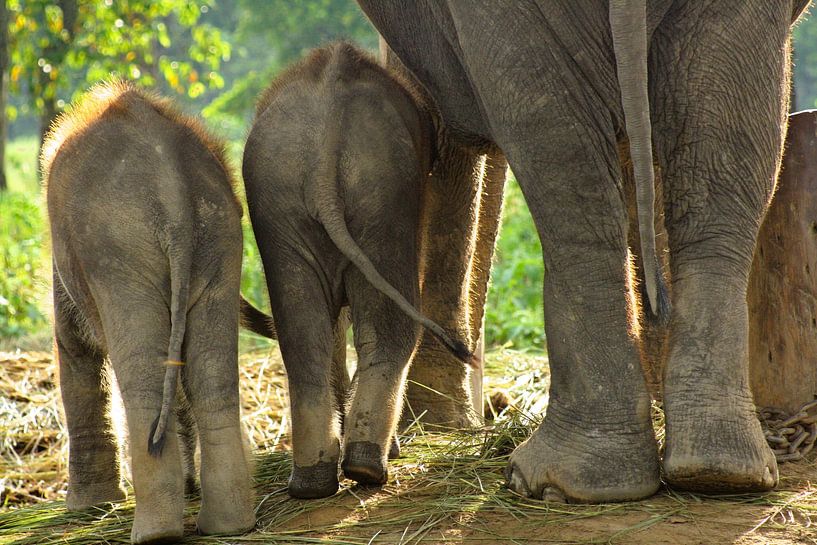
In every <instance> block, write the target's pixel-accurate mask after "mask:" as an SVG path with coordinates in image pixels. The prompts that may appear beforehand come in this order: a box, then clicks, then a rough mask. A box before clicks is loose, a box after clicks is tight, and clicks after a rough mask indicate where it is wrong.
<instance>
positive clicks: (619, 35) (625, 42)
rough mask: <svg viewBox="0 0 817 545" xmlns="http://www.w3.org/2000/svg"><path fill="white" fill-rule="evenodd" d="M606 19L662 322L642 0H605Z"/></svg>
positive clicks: (664, 306)
mask: <svg viewBox="0 0 817 545" xmlns="http://www.w3.org/2000/svg"><path fill="white" fill-rule="evenodd" d="M609 15H610V29H611V32H612V36H613V50H614V52H615V57H616V70H617V73H618V82H619V87H620V88H621V103H622V106H623V109H624V123H625V126H626V129H627V137H628V139H629V145H630V157H631V158H632V162H633V173H634V177H635V192H636V209H637V212H638V231H639V235H640V238H641V262H642V264H643V266H644V286H645V288H646V292H647V299H648V300H649V304H650V309H651V310H652V317H653V319H655V320H656V321H657V322H659V323H666V321H667V320H668V318H669V313H670V302H669V297H668V295H667V288H666V285H665V283H664V277H663V275H662V274H661V270H660V266H659V263H658V257H657V253H656V247H655V172H654V170H653V156H652V127H651V124H650V102H649V93H648V88H647V52H648V47H647V8H646V1H645V0H610V14H609Z"/></svg>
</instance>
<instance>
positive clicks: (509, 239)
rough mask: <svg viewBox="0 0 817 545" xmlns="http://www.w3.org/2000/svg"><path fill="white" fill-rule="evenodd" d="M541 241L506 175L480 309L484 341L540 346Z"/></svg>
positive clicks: (510, 344)
mask: <svg viewBox="0 0 817 545" xmlns="http://www.w3.org/2000/svg"><path fill="white" fill-rule="evenodd" d="M543 279H544V266H543V264H542V246H541V245H540V243H539V237H538V235H537V234H536V228H535V227H534V225H533V220H532V219H531V216H530V213H529V212H528V207H527V205H526V204H525V199H524V198H523V196H522V191H521V190H520V189H519V185H518V184H517V183H516V180H515V179H514V178H513V177H512V176H511V178H510V179H509V180H508V183H507V186H506V189H505V206H504V210H503V216H502V227H501V229H500V232H499V241H498V242H497V247H496V258H495V260H494V264H493V267H492V269H491V286H490V288H489V290H488V305H487V309H486V311H485V341H486V343H487V344H488V345H489V346H508V347H511V346H512V347H514V348H517V349H527V348H533V349H539V350H542V349H544V338H545V335H544V314H543V311H542V280H543Z"/></svg>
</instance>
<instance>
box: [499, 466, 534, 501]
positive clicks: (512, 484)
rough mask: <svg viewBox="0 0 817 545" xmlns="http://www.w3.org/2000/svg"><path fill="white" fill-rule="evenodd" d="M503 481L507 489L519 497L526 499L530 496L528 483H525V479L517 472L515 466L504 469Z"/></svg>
mask: <svg viewBox="0 0 817 545" xmlns="http://www.w3.org/2000/svg"><path fill="white" fill-rule="evenodd" d="M505 479H506V480H507V486H508V488H510V489H511V490H513V491H514V492H516V493H517V494H519V495H520V496H524V497H526V498H530V497H531V495H532V494H531V491H530V488H528V483H526V482H525V477H523V476H522V472H521V471H519V468H517V467H516V464H509V465H508V467H506V468H505Z"/></svg>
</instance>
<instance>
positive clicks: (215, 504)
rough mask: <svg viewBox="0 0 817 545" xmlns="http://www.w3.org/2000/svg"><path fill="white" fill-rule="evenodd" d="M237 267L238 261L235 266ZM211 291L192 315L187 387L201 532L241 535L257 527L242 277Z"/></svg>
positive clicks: (185, 373) (187, 341)
mask: <svg viewBox="0 0 817 545" xmlns="http://www.w3.org/2000/svg"><path fill="white" fill-rule="evenodd" d="M230 262H231V263H238V262H239V261H238V259H235V260H231V261H230ZM234 279H235V283H234V284H233V285H229V286H226V287H225V286H224V285H216V286H213V285H212V284H211V285H210V287H209V289H208V291H206V292H205V293H204V294H203V295H202V296H201V298H200V299H199V300H198V301H196V302H195V304H194V305H193V306H192V307H191V308H190V310H189V312H188V319H187V324H188V325H187V331H186V332H185V357H186V362H185V366H184V367H183V369H182V384H183V386H184V392H185V397H186V398H187V400H188V402H189V404H190V409H191V412H192V414H193V416H194V418H195V426H196V429H197V430H198V433H199V444H200V450H201V479H200V480H201V510H200V511H199V515H198V521H197V526H198V531H199V532H200V533H203V534H239V533H242V532H245V531H247V530H249V529H251V528H252V527H253V526H254V525H255V512H254V509H253V508H254V494H253V486H252V474H251V469H250V467H251V466H250V463H249V453H248V449H247V445H246V441H245V437H244V433H243V429H242V427H241V418H240V399H239V393H238V298H236V297H235V294H236V293H237V292H238V271H237V270H236V271H235V277H234Z"/></svg>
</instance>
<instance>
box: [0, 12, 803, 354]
mask: <svg viewBox="0 0 817 545" xmlns="http://www.w3.org/2000/svg"><path fill="white" fill-rule="evenodd" d="M3 31H5V33H3ZM338 38H345V39H349V40H352V41H354V42H356V43H358V44H360V45H362V46H363V47H364V48H367V49H369V50H371V51H373V52H374V51H375V50H376V48H377V34H376V33H375V31H374V29H373V28H372V27H371V25H370V24H369V23H368V21H367V20H366V18H365V17H364V16H363V14H362V13H361V12H360V10H359V9H358V7H357V4H356V3H355V2H354V0H301V1H297V2H292V1H290V0H6V1H5V3H4V6H3V7H2V8H0V69H2V70H3V72H4V74H5V78H4V79H3V80H2V83H3V84H4V86H3V88H2V89H0V100H2V101H3V102H2V104H0V111H4V112H5V116H0V121H2V122H3V123H2V126H0V133H3V134H5V138H3V139H2V142H4V143H5V146H0V164H3V165H4V167H5V177H0V348H8V347H14V346H21V347H25V348H32V347H33V348H46V347H48V345H49V343H50V326H49V318H48V316H49V313H50V310H49V309H50V301H49V282H50V280H49V276H50V263H49V262H48V261H49V259H48V248H47V246H46V236H45V235H44V225H45V224H44V218H43V214H42V208H41V198H40V195H39V181H38V173H37V163H36V158H37V155H38V147H39V144H40V139H41V137H42V134H43V131H44V130H46V129H47V127H48V126H49V124H50V123H51V121H52V120H53V118H54V117H55V116H56V115H57V114H58V113H59V112H60V111H61V110H62V109H63V108H65V106H66V105H67V104H69V103H70V102H71V100H73V99H74V98H76V97H77V96H78V95H79V94H80V93H82V92H83V91H84V90H85V89H86V88H87V87H89V86H90V85H92V84H93V83H95V82H97V81H99V80H101V79H104V78H106V77H109V75H111V74H116V75H119V76H121V77H124V78H127V79H131V80H135V81H137V82H138V83H139V84H140V85H145V86H148V87H153V88H156V89H157V90H158V91H159V92H161V93H162V94H165V95H167V96H171V97H173V98H175V99H176V101H177V102H179V103H180V105H181V107H182V108H183V109H185V110H186V111H188V112H190V113H193V114H200V115H202V116H203V117H204V118H205V120H206V122H207V124H208V126H209V127H210V128H211V129H213V130H214V131H215V132H216V133H217V134H219V135H221V136H222V137H224V138H227V139H228V140H229V141H230V149H231V150H232V155H233V158H234V165H235V166H236V167H238V166H239V165H240V157H241V150H242V148H243V140H244V138H245V135H246V130H247V127H248V125H249V122H250V119H251V117H252V113H253V108H254V103H255V98H256V96H257V95H258V94H259V93H260V91H261V90H262V89H264V87H266V86H267V85H268V84H269V82H270V80H271V79H272V78H273V77H274V76H275V74H276V73H278V72H279V71H280V70H281V69H282V68H284V67H285V66H287V65H288V64H290V63H292V62H294V61H296V60H297V59H298V58H300V57H301V56H302V55H303V54H304V53H305V52H306V51H307V50H309V49H310V48H312V47H316V46H319V45H320V44H322V43H325V42H327V41H329V40H333V39H338ZM4 52H5V53H6V54H5V55H3V53H4ZM794 59H795V65H796V68H795V89H796V104H794V105H793V108H792V109H804V108H815V107H817V17H813V18H812V19H811V20H806V21H804V22H801V23H800V24H799V25H798V27H797V28H796V30H795V53H794ZM6 181H7V182H6ZM6 185H7V188H6V189H5V191H2V189H1V188H3V187H4V186H6ZM245 219H246V218H245ZM244 247H245V261H244V274H243V278H242V289H243V291H244V293H245V294H246V295H247V297H248V298H249V299H250V300H251V301H254V302H255V303H256V304H259V305H261V306H265V303H266V288H265V285H264V279H263V273H262V271H261V266H260V260H259V259H258V250H257V248H256V247H255V242H254V240H253V238H252V231H251V229H250V228H249V224H248V223H247V222H246V221H245V241H244ZM543 276H544V272H543V267H542V257H541V248H540V246H539V240H538V237H537V235H536V231H535V229H534V228H533V224H532V222H531V219H530V215H529V214H528V210H527V207H526V206H525V202H524V199H523V198H522V195H521V192H520V191H519V188H518V186H517V185H516V182H515V180H513V179H511V180H510V182H509V183H508V186H507V189H506V201H505V209H504V217H503V226H502V230H501V232H500V238H499V243H498V248H497V256H496V260H495V264H494V267H493V273H492V284H491V287H490V291H489V297H488V310H487V314H486V340H487V343H488V344H489V345H512V346H514V347H515V348H520V349H526V348H532V349H543V348H544V330H543V314H542V279H543Z"/></svg>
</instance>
